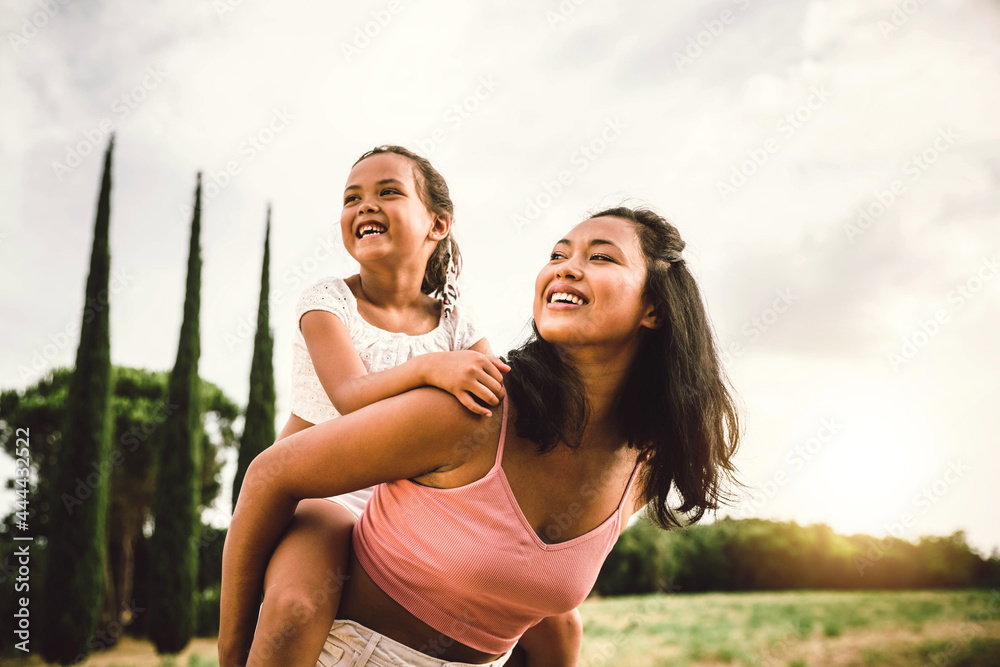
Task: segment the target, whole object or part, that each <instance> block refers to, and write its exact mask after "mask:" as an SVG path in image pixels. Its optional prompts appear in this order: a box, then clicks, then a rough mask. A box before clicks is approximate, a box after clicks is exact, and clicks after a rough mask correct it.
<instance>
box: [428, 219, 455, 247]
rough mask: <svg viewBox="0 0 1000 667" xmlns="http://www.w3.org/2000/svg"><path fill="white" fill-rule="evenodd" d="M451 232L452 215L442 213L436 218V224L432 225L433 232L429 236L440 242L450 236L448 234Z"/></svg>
mask: <svg viewBox="0 0 1000 667" xmlns="http://www.w3.org/2000/svg"><path fill="white" fill-rule="evenodd" d="M450 231H451V215H450V214H448V213H440V214H438V215H436V216H435V217H434V223H433V224H432V225H431V230H430V232H429V233H428V234H427V236H428V237H429V238H430V239H432V240H434V241H440V240H441V239H443V238H444V237H446V236H448V232H450Z"/></svg>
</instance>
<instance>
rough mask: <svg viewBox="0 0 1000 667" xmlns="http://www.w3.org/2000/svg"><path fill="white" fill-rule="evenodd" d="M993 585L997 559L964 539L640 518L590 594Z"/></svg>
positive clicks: (999, 568)
mask: <svg viewBox="0 0 1000 667" xmlns="http://www.w3.org/2000/svg"><path fill="white" fill-rule="evenodd" d="M997 586H1000V555H998V554H996V553H994V554H993V555H992V557H990V558H984V557H983V556H981V555H980V554H978V553H976V552H975V551H974V550H972V549H971V548H970V547H969V545H968V543H967V542H966V537H965V533H963V532H962V531H958V532H956V533H954V534H953V535H951V536H948V537H921V538H920V539H919V540H917V541H916V542H911V541H908V540H904V539H901V538H896V537H885V538H881V539H880V538H875V537H871V536H869V535H849V536H845V535H839V534H837V533H835V532H834V531H833V529H832V528H830V527H829V526H827V525H825V524H813V525H809V526H800V525H799V524H797V523H795V522H778V521H767V520H764V519H732V518H728V517H727V518H724V519H722V520H721V521H716V522H714V523H709V524H697V525H694V526H689V527H687V528H685V529H682V530H675V531H669V532H666V531H663V530H660V529H659V528H656V527H655V526H653V525H652V524H651V523H649V522H648V521H646V520H645V519H643V520H640V521H638V522H637V523H636V524H635V525H633V526H632V527H630V528H629V529H628V530H626V531H625V532H624V533H622V535H621V537H620V538H619V540H618V543H617V544H616V545H615V547H614V549H613V550H612V551H611V554H610V555H609V556H608V559H607V561H605V563H604V567H603V568H602V569H601V572H600V575H599V576H598V579H597V584H596V586H595V587H594V590H595V592H597V593H599V594H601V595H634V594H641V593H653V592H658V591H660V592H692V593H693V592H702V591H765V590H788V589H827V590H829V589H833V590H837V589H845V590H846V589H851V590H857V589H912V588H968V587H997Z"/></svg>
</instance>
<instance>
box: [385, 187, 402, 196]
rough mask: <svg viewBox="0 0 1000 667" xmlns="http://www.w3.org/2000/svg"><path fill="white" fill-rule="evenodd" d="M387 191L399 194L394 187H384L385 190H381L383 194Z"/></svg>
mask: <svg viewBox="0 0 1000 667" xmlns="http://www.w3.org/2000/svg"><path fill="white" fill-rule="evenodd" d="M387 193H388V194H390V195H398V194H399V190H396V189H395V188H386V189H385V190H383V191H382V194H383V195H385V194H387Z"/></svg>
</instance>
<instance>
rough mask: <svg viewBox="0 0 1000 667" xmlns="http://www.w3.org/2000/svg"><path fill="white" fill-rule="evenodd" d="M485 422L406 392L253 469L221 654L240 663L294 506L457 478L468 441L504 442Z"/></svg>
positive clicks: (423, 393) (230, 548)
mask: <svg viewBox="0 0 1000 667" xmlns="http://www.w3.org/2000/svg"><path fill="white" fill-rule="evenodd" d="M499 421H500V418H499V417H497V418H493V419H483V418H480V417H477V416H475V415H473V414H472V413H471V412H469V411H468V410H466V409H465V408H464V407H462V406H461V405H459V403H458V402H457V401H455V400H454V398H452V397H451V396H449V395H447V394H445V393H443V392H441V391H438V390H436V389H431V388H424V389H418V390H415V391H411V392H407V393H405V394H403V395H400V396H396V397H393V398H390V399H387V400H384V401H380V402H378V403H376V404H373V405H371V406H369V407H367V408H364V409H362V410H359V411H357V412H354V413H352V414H349V415H345V416H343V417H341V418H339V419H333V420H330V421H327V422H324V423H322V424H318V425H316V426H313V427H311V428H308V429H306V430H304V431H300V432H298V433H295V434H293V435H290V436H288V437H287V438H285V439H284V440H281V441H280V442H277V443H275V444H274V445H272V446H271V447H269V448H268V449H266V450H264V451H263V452H261V453H260V454H259V455H258V456H257V458H255V459H254V460H253V462H252V463H251V464H250V467H249V468H248V469H247V474H246V478H245V479H244V480H243V487H242V491H241V493H240V498H239V501H238V503H237V505H236V510H235V511H234V513H233V519H232V523H231V524H230V526H229V531H228V534H227V536H226V543H225V546H224V548H223V555H222V595H221V618H220V626H219V646H220V649H219V653H220V658H221V659H222V664H223V665H230V664H239V661H240V657H239V654H240V653H241V651H242V649H241V647H240V646H239V644H240V638H245V637H246V636H247V635H248V634H249V635H250V636H252V628H253V627H254V625H255V624H256V618H257V608H258V606H259V604H260V593H261V582H262V581H263V578H264V571H265V569H266V567H267V562H268V559H269V558H270V555H271V553H272V552H273V550H274V547H275V545H276V544H277V542H278V540H279V538H280V537H281V535H282V533H283V532H284V531H285V529H286V528H287V526H288V524H289V522H290V521H291V518H292V514H293V513H294V511H295V506H296V505H297V504H298V501H299V500H301V499H303V498H321V497H327V496H333V495H338V494H342V493H347V492H349V491H354V490H356V489H361V488H365V487H368V486H373V485H375V484H378V483H381V482H387V481H392V480H398V479H408V478H412V477H419V476H420V475H422V474H424V473H427V472H430V471H432V470H451V469H455V468H458V467H459V466H461V465H463V464H464V463H466V462H467V461H468V460H469V457H468V454H469V448H468V446H467V443H468V442H469V438H470V437H475V436H478V437H477V438H476V439H477V441H478V442H482V436H481V435H479V434H478V431H480V430H482V429H486V431H487V432H489V433H492V434H493V436H492V437H493V438H496V437H499V428H500V424H499Z"/></svg>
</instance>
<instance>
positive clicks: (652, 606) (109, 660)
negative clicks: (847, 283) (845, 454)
mask: <svg viewBox="0 0 1000 667" xmlns="http://www.w3.org/2000/svg"><path fill="white" fill-rule="evenodd" d="M581 612H582V614H583V619H584V644H583V655H582V657H581V660H580V667H598V666H602V667H604V666H606V667H611V666H614V665H628V666H629V667H653V666H657V667H659V666H661V665H678V666H681V665H692V666H709V665H731V666H733V667H735V666H736V665H781V666H782V667H803V666H806V665H933V666H935V667H943V666H945V665H947V666H950V667H970V666H980V665H982V666H991V667H995V666H998V665H1000V591H904V592H879V593H868V592H811V591H805V592H801V591H794V592H782V593H706V594H675V595H666V594H661V595H649V596H637V597H622V598H607V599H603V600H600V599H597V600H595V599H591V600H588V601H587V602H586V603H584V605H583V607H581ZM5 664H10V665H11V667H27V666H28V665H42V664H44V663H42V662H40V661H38V660H11V661H5ZM85 664H87V665H94V666H95V667H97V666H100V667H112V666H116V667H167V666H171V665H172V666H175V667H210V666H212V665H216V664H217V662H216V659H215V642H214V641H213V640H205V639H199V640H196V641H195V642H193V643H192V645H191V646H190V647H188V649H187V650H186V651H185V652H184V653H182V654H180V655H178V656H176V657H174V658H163V657H158V656H156V655H155V654H154V653H153V651H152V649H151V647H150V645H149V644H148V643H146V642H136V641H133V640H126V641H123V642H121V643H120V644H119V645H118V646H116V647H115V648H114V649H113V650H111V651H108V652H106V653H103V654H100V655H96V656H93V658H92V659H91V660H90V661H88V662H87V663H85Z"/></svg>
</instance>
